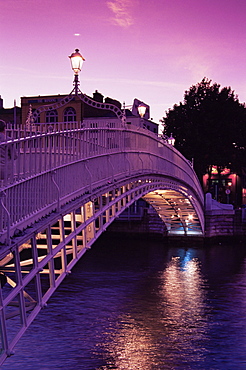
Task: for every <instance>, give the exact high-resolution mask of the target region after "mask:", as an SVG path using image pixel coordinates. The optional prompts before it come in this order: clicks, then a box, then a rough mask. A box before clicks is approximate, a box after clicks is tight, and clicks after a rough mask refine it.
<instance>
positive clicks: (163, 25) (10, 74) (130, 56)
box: [0, 0, 246, 122]
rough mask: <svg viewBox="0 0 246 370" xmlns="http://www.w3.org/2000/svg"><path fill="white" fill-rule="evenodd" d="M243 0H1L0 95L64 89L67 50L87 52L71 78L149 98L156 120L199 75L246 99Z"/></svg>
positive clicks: (106, 91) (88, 88) (85, 87)
mask: <svg viewBox="0 0 246 370" xmlns="http://www.w3.org/2000/svg"><path fill="white" fill-rule="evenodd" d="M245 19H246V1H245V0H223V1H222V0H186V1H184V0H142V1H140V0H88V1H87V0H0V34H1V52H0V95H1V96H2V98H3V100H4V107H5V108H9V107H12V106H13V104H14V103H13V102H14V99H16V101H17V105H20V97H21V96H31V95H39V94H40V95H48V94H59V93H60V94H68V93H69V92H70V91H71V90H72V87H73V84H72V82H73V72H72V70H71V67H70V61H69V58H68V56H69V55H70V54H71V53H72V52H73V51H74V49H75V48H78V49H79V50H80V52H81V54H82V55H83V56H84V58H85V59H86V61H85V63H84V65H83V69H82V72H81V73H80V82H81V84H80V88H81V90H82V91H83V92H84V93H86V94H87V95H92V93H93V92H94V91H95V90H98V91H99V92H101V93H102V94H103V95H104V96H105V97H107V96H109V97H111V98H114V99H117V100H119V101H120V102H123V101H125V103H126V105H131V104H132V102H133V99H134V98H138V99H139V100H142V101H144V102H145V103H147V104H149V105H150V112H151V113H150V115H151V117H153V119H154V121H155V122H158V121H159V119H161V118H162V117H163V116H164V115H165V111H166V110H167V109H168V108H171V107H172V106H173V105H174V104H175V103H179V102H180V101H182V100H183V95H184V91H185V90H188V89H189V87H190V86H191V85H193V84H196V83H197V82H200V81H201V80H202V78H203V77H208V78H209V79H211V80H212V81H213V82H217V83H219V84H220V85H221V86H222V87H224V86H231V88H232V89H233V90H235V93H236V94H238V96H239V101H240V102H245V101H246V75H245V74H246V73H245V67H246V48H245V36H246V21H245Z"/></svg>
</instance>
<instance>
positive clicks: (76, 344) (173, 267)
mask: <svg viewBox="0 0 246 370" xmlns="http://www.w3.org/2000/svg"><path fill="white" fill-rule="evenodd" d="M105 235H107V234H105ZM2 368H3V369H9V370H17V369H18V370H22V369H23V370H51V369H66V370H106V369H117V370H162V369H172V370H175V369H185V370H188V369H210V370H213V369H223V370H225V369H230V370H233V369H237V370H241V369H246V245H245V244H240V245H236V244H235V245H230V246H226V245H220V246H215V247H209V248H207V249H195V248H183V247H167V246H165V245H164V244H163V242H161V241H143V240H129V239H125V240H123V239H121V240H116V239H112V238H110V237H109V236H104V238H103V239H101V240H99V241H98V242H97V243H96V244H95V245H94V246H93V247H92V249H91V250H90V251H88V252H87V253H86V254H85V256H84V257H83V258H82V260H81V261H80V262H79V263H78V264H77V265H76V266H75V268H74V269H73V271H72V274H71V275H69V276H68V277H67V279H66V280H65V281H64V282H63V284H62V286H60V287H59V289H58V291H57V292H56V293H55V295H54V296H53V297H52V298H51V299H50V301H49V302H48V306H47V307H46V308H44V309H43V310H42V312H41V313H40V314H39V315H38V317H37V319H36V320H35V321H34V323H33V324H32V325H31V327H30V328H29V329H28V331H27V332H26V334H25V335H24V337H23V338H22V339H21V340H20V342H19V343H18V345H17V346H16V349H15V355H14V356H12V357H11V358H9V359H7V361H6V362H5V364H4V365H3V367H2Z"/></svg>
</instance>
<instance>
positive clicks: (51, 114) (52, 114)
mask: <svg viewBox="0 0 246 370" xmlns="http://www.w3.org/2000/svg"><path fill="white" fill-rule="evenodd" d="M52 122H58V113H57V110H56V109H53V110H50V111H48V112H46V123H52Z"/></svg>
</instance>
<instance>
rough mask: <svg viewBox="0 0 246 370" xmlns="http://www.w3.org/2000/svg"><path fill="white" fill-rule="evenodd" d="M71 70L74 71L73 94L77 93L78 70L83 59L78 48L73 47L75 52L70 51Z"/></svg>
mask: <svg viewBox="0 0 246 370" xmlns="http://www.w3.org/2000/svg"><path fill="white" fill-rule="evenodd" d="M69 58H70V61H71V66H72V70H73V71H74V81H73V83H74V87H75V95H78V91H79V72H80V71H81V69H82V65H83V62H84V61H85V59H84V58H83V57H82V55H81V54H80V52H79V49H75V53H72V54H71V55H70V56H69Z"/></svg>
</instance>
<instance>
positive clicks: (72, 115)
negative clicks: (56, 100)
mask: <svg viewBox="0 0 246 370" xmlns="http://www.w3.org/2000/svg"><path fill="white" fill-rule="evenodd" d="M63 119H64V122H74V121H76V110H75V109H74V108H72V107H67V108H66V109H65V110H64V116H63Z"/></svg>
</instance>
